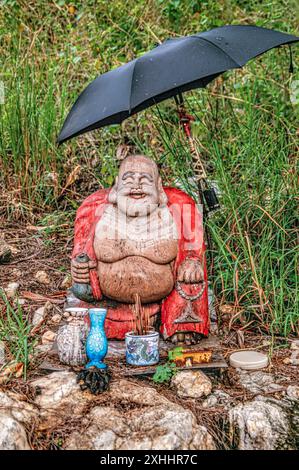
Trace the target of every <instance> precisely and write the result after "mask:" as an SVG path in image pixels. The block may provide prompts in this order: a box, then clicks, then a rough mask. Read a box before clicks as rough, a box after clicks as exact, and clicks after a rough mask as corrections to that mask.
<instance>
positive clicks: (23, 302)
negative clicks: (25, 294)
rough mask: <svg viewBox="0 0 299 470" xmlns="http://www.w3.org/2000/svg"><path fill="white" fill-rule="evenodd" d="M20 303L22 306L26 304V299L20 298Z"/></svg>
mask: <svg viewBox="0 0 299 470" xmlns="http://www.w3.org/2000/svg"><path fill="white" fill-rule="evenodd" d="M18 304H19V305H21V307H22V306H23V305H25V304H26V299H18Z"/></svg>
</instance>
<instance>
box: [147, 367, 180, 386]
mask: <svg viewBox="0 0 299 470" xmlns="http://www.w3.org/2000/svg"><path fill="white" fill-rule="evenodd" d="M176 372H177V369H176V365H175V364H174V362H166V363H165V364H161V365H159V366H157V367H156V371H155V374H154V375H153V381H154V382H155V383H168V382H170V380H171V378H172V377H173V376H174V375H175V374H176Z"/></svg>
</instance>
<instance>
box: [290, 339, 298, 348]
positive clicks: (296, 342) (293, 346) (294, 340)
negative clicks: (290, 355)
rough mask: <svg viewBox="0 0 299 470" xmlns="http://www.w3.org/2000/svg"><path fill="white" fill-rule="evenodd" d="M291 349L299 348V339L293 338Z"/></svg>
mask: <svg viewBox="0 0 299 470" xmlns="http://www.w3.org/2000/svg"><path fill="white" fill-rule="evenodd" d="M291 349H299V339H293V340H292V341H291Z"/></svg>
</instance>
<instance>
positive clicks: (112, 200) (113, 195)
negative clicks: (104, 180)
mask: <svg viewBox="0 0 299 470" xmlns="http://www.w3.org/2000/svg"><path fill="white" fill-rule="evenodd" d="M117 183H118V176H117V177H116V178H115V183H114V185H113V186H112V188H111V190H110V192H109V194H108V202H110V204H116V193H117Z"/></svg>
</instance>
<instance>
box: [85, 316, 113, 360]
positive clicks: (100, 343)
mask: <svg viewBox="0 0 299 470" xmlns="http://www.w3.org/2000/svg"><path fill="white" fill-rule="evenodd" d="M106 315H107V310H106V309H105V308H90V309H89V318H90V330H89V334H88V336H87V341H86V355H87V357H88V359H89V362H88V363H87V365H86V367H87V368H89V367H97V368H98V369H106V368H107V365H106V364H104V362H103V359H104V357H105V356H106V354H107V350H108V341H107V336H106V334H105V330H104V323H105V318H106Z"/></svg>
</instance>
